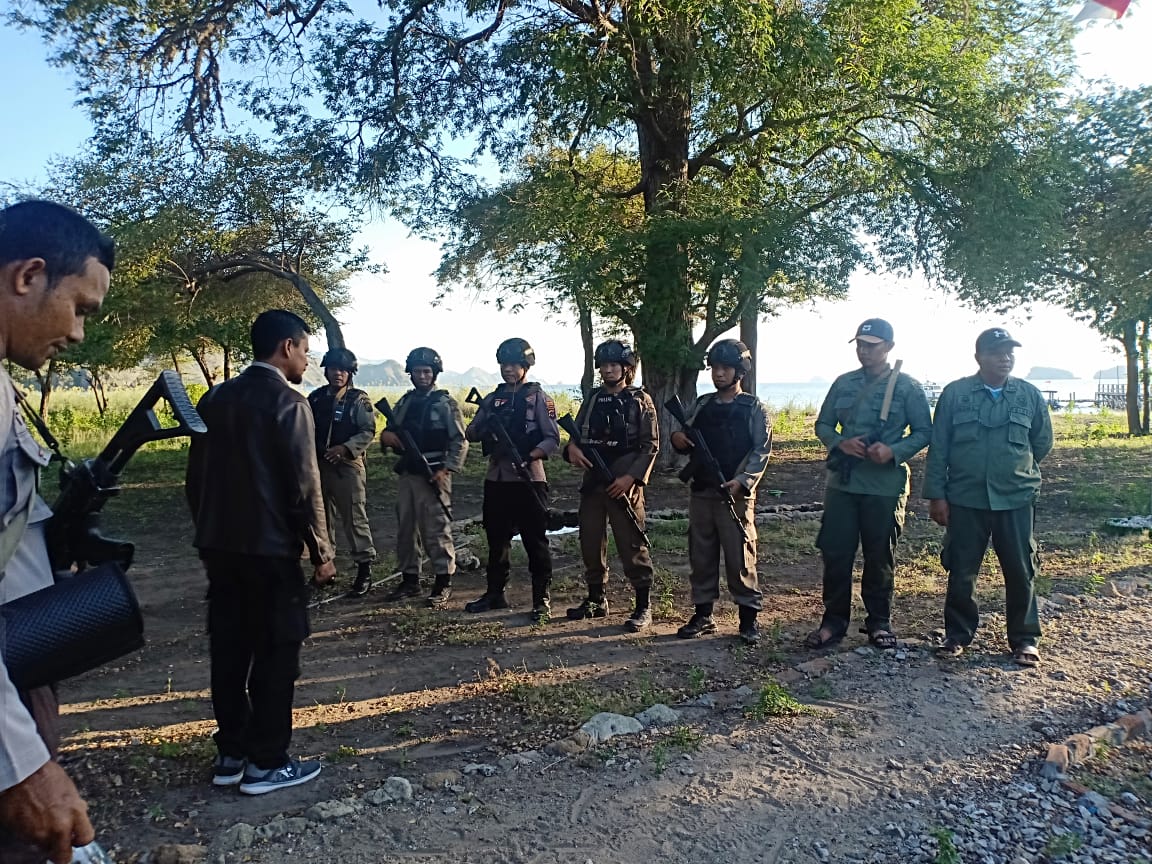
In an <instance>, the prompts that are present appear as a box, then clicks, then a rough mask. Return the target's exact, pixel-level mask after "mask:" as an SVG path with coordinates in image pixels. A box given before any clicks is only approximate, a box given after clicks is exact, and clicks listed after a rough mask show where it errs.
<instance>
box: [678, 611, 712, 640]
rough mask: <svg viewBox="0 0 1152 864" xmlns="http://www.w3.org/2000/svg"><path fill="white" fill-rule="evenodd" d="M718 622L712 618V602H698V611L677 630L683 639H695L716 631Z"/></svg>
mask: <svg viewBox="0 0 1152 864" xmlns="http://www.w3.org/2000/svg"><path fill="white" fill-rule="evenodd" d="M715 632H716V622H715V621H713V620H712V604H711V603H697V604H696V612H695V614H693V615H692V617H691V618H689V619H688V623H687V624H685V625H684V626H683V627H681V628H680V629H679V630H677V631H676V635H677V636H678V637H679V638H681V639H695V638H696V637H697V636H703V635H704V634H705V633H715Z"/></svg>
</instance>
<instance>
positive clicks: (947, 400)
mask: <svg viewBox="0 0 1152 864" xmlns="http://www.w3.org/2000/svg"><path fill="white" fill-rule="evenodd" d="M1018 347H1020V343H1019V342H1017V341H1016V340H1015V339H1013V338H1012V337H1011V336H1010V335H1009V334H1008V331H1007V330H1005V329H1003V328H1002V327H993V328H992V329H991V330H985V331H984V332H983V333H981V334H980V335H979V336H978V337H977V338H976V363H977V365H978V366H979V370H978V371H977V373H976V374H975V375H971V376H969V377H967V378H961V379H959V380H958V381H953V382H952V383H951V384H949V385H948V386H947V387H945V388H944V391H943V392H942V393H941V394H940V401H939V402H937V403H936V422H935V424H934V426H933V429H932V444H931V446H930V447H929V448H928V465H927V468H926V469H925V474H924V497H925V498H927V499H928V500H929V502H930V505H929V506H930V509H929V515H930V516H931V517H932V521H934V522H936V523H937V524H939V525H943V526H944V527H945V528H947V529H948V530H947V531H946V532H945V534H944V548H943V550H942V551H941V553H940V563H941V564H943V565H944V569H945V570H947V571H948V596H947V598H946V600H945V602H944V633H945V640H944V644H943V645H941V646H940V648H939V649H938V652H937V653H938V654H939V655H940V656H943V657H958V656H959V655H960V654H962V653H963V652H964V649H965V648H966V647H967V646H968V645H969V644H971V642H972V638H973V636H974V635H975V634H976V627H977V626H978V624H979V622H980V613H979V609H978V608H977V606H976V577H977V576H978V575H979V573H980V565H981V564H982V563H983V561H984V553H985V552H986V551H987V550H988V540H989V538H991V540H992V548H993V549H995V550H996V557H997V559H998V560H999V561H1000V569H1001V570H1003V571H1004V592H1005V601H1006V604H1005V605H1006V617H1007V619H1008V620H1007V625H1008V644H1009V646H1010V647H1011V649H1012V657H1013V659H1015V660H1016V662H1017V663H1019V664H1020V665H1022V666H1035V665H1036V664H1037V663H1039V662H1040V652H1039V651H1038V650H1037V649H1036V643H1037V642H1038V641H1039V640H1040V619H1039V615H1038V614H1037V612H1036V594H1035V591H1034V582H1035V579H1036V573H1037V571H1038V570H1039V567H1040V557H1039V555H1038V554H1037V551H1036V549H1037V547H1036V538H1035V534H1034V529H1035V516H1036V499H1037V497H1038V496H1039V494H1040V462H1041V460H1042V459H1043V458H1044V457H1045V456H1047V455H1048V453H1049V451H1051V449H1052V419H1051V418H1050V417H1049V416H1048V405H1047V404H1046V403H1045V401H1044V396H1043V395H1042V394H1041V393H1040V391H1039V390H1037V389H1036V388H1035V387H1034V386H1032V385H1031V384H1029V383H1028V382H1027V381H1021V380H1020V379H1019V378H1013V377H1011V373H1012V368H1013V366H1014V365H1015V362H1016V358H1015V355H1014V353H1013V349H1014V348H1018Z"/></svg>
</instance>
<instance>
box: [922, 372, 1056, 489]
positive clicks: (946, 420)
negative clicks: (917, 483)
mask: <svg viewBox="0 0 1152 864" xmlns="http://www.w3.org/2000/svg"><path fill="white" fill-rule="evenodd" d="M1051 450H1052V418H1051V417H1049V415H1048V405H1047V403H1046V402H1045V401H1044V397H1043V396H1042V395H1041V393H1040V391H1039V390H1037V389H1036V388H1035V387H1034V386H1032V385H1031V384H1029V383H1028V382H1027V381H1021V380H1020V379H1019V378H1009V379H1008V380H1007V381H1006V382H1005V383H1004V389H1003V391H1002V392H1001V394H1000V398H999V399H993V397H992V394H991V393H989V392H988V389H987V388H986V387H985V386H984V381H983V380H982V379H981V378H980V376H979V375H971V376H969V377H967V378H961V379H960V380H958V381H953V382H952V383H951V384H949V385H948V386H947V387H945V388H944V390H943V392H942V393H941V394H940V401H939V402H937V403H936V423H935V426H934V427H933V429H932V445H931V446H930V447H929V448H928V465H927V468H926V469H925V472H924V497H925V498H928V499H936V498H944V499H947V501H948V503H950V504H957V505H959V506H961V507H971V508H973V509H978V510H1015V509H1017V508H1019V507H1025V506H1027V505H1029V504H1031V503H1033V502H1034V501H1035V500H1036V496H1037V495H1039V493H1040V460H1041V459H1043V458H1044V457H1045V456H1047V455H1048V453H1049V452H1050V451H1051Z"/></svg>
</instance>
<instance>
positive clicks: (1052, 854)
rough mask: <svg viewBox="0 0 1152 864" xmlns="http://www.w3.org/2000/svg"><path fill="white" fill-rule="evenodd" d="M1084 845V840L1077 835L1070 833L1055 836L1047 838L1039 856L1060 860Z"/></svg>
mask: <svg viewBox="0 0 1152 864" xmlns="http://www.w3.org/2000/svg"><path fill="white" fill-rule="evenodd" d="M1083 845H1084V838H1083V837H1081V836H1080V835H1079V834H1073V833H1071V832H1069V833H1067V834H1057V835H1055V836H1054V837H1050V838H1048V842H1047V843H1045V844H1044V848H1043V849H1042V850H1041V851H1040V854H1041V855H1043V856H1044V857H1045V858H1049V859H1054V860H1057V859H1060V858H1063V857H1064V856H1065V855H1071V854H1072V853H1073V852H1075V851H1077V850H1078V849H1079V848H1080V847H1081V846H1083Z"/></svg>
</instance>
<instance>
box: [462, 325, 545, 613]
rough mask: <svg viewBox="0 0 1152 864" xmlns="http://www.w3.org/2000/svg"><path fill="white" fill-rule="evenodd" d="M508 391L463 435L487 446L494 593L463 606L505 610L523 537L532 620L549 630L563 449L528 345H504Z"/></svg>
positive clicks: (486, 510)
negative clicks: (552, 474)
mask: <svg viewBox="0 0 1152 864" xmlns="http://www.w3.org/2000/svg"><path fill="white" fill-rule="evenodd" d="M496 362H497V363H499V364H500V377H501V378H502V379H503V383H502V384H500V386H499V387H497V388H496V389H495V390H493V391H492V392H491V393H489V394H488V395H487V396H485V397H484V399H483V401H482V403H481V404H480V406H479V407H478V408H477V410H476V416H474V417H473V418H472V422H471V423H469V424H468V428H467V429H466V430H465V431H464V434H465V436H466V437H467V438H468V440H469V441H478V442H481V443H482V446H483V452H484V455H485V456H487V457H488V474H487V475H486V477H485V478H484V505H483V518H484V531H485V533H486V534H487V537H488V568H487V577H488V587H487V589H486V590H485V592H484V594H483V595H481V596H480V597H479V598H477V599H476V600H473V601H472V602H471V603H468V604H466V605H465V606H464V610H465V611H466V612H487V611H488V610H489V609H507V608H508V600H507V598H506V597H505V595H504V589H505V586H507V584H508V576H509V573H510V569H511V567H510V557H509V556H510V553H511V544H512V537H513V535H515V534H516V533H517V532H519V534H520V539H521V540H522V541H523V543H524V551H525V552H526V553H527V554H528V570H529V572H530V573H531V574H532V612H531V620H532V621H533V622H535V623H537V624H544V623H547V622H548V620H549V619H550V617H551V603H550V595H549V585H550V584H551V582H552V552H551V550H550V549H549V548H548V538H547V536H546V534H545V532H546V531H547V530H548V481H547V477H546V476H545V474H544V460H545V459H547V458H548V457H549V456H550V455H551V454H552V453H555V452H556V449H557V448H558V447H559V446H560V429H559V427H558V426H557V425H556V405H555V404H554V403H553V402H552V399H551V398H550V397H549V396H548V394H546V393H545V392H544V391H543V390H542V389H541V388H540V385H539V384H537V383H535V382H530V381H528V380H527V378H528V370H529V369H530V368H531V367H532V366H533V365H534V364H535V363H536V352H535V351H533V350H532V346H531V345H529V344H528V342H527V341H526V340H524V339H506V340H505V341H503V342H501V343H500V346H499V347H498V348H497V349H496ZM496 419H498V420H499V421H500V422H501V423H502V424H503V425H504V428H505V429H507V430H508V432H509V434H510V436H511V438H512V441H513V443H514V444H515V445H516V449H517V450H518V451H519V453H520V455H521V457H522V458H524V459H525V460H527V463H528V471H529V472H530V474H531V483H526V482H524V481H523V480H522V479H521V478H520V475H519V474H518V473H517V471H516V469H515V468H514V467H513V464H514V463H513V461H512V459H511V458H509V456H510V454H509V453H507V452H506V450H505V448H503V447H502V446H500V444H499V443H498V442H497V440H496V437H495V435H494V433H493V425H492V424H493V423H494V422H495V420H496Z"/></svg>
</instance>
